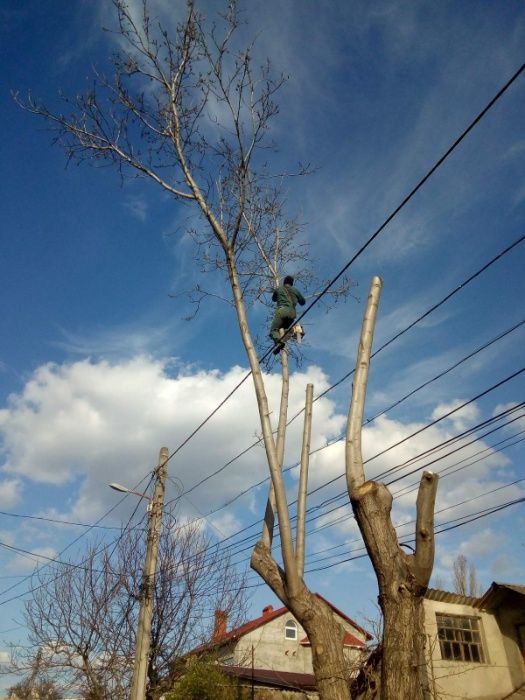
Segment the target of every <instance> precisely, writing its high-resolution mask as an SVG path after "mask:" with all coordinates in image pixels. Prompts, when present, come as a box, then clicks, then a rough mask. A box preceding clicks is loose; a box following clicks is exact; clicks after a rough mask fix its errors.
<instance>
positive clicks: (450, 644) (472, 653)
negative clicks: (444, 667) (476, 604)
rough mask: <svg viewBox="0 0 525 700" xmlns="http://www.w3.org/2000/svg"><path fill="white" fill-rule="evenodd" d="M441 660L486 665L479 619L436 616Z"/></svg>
mask: <svg viewBox="0 0 525 700" xmlns="http://www.w3.org/2000/svg"><path fill="white" fill-rule="evenodd" d="M436 621H437V628H438V639H439V646H440V648H441V658H442V659H450V660H452V661H471V662H475V663H484V661H485V657H484V654H483V647H482V644H481V632H480V628H479V619H478V618H477V617H463V616H459V615H436Z"/></svg>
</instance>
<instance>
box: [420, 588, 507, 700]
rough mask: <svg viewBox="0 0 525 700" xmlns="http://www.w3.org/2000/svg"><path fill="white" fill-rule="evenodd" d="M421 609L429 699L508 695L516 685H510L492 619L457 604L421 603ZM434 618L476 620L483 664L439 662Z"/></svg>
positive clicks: (491, 699)
mask: <svg viewBox="0 0 525 700" xmlns="http://www.w3.org/2000/svg"><path fill="white" fill-rule="evenodd" d="M424 605H425V629H426V635H427V647H428V648H427V653H428V656H429V665H428V673H429V679H428V680H429V688H430V692H431V697H433V698H435V700H445V699H446V698H454V699H455V700H458V699H459V698H462V699H465V700H468V699H470V698H472V700H500V699H501V698H503V697H505V696H506V695H507V694H509V693H511V692H512V690H513V689H514V688H515V687H516V685H515V684H514V683H513V679H512V675H511V671H510V668H509V660H508V657H507V651H506V648H505V642H504V638H503V636H502V634H501V631H500V628H499V626H498V621H497V619H496V617H495V615H493V614H491V613H487V612H485V611H481V610H479V609H477V608H474V607H472V606H470V605H459V604H457V603H445V602H438V601H434V600H425V603H424ZM436 614H445V615H463V616H468V617H477V618H478V619H479V625H480V631H481V639H482V645H483V651H484V656H485V663H474V662H466V661H455V660H448V659H442V658H441V649H440V645H439V640H438V630H437V622H436Z"/></svg>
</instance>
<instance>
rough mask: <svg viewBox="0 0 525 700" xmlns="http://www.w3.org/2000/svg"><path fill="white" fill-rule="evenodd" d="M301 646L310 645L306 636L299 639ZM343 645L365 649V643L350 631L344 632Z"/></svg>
mask: <svg viewBox="0 0 525 700" xmlns="http://www.w3.org/2000/svg"><path fill="white" fill-rule="evenodd" d="M300 643H301V644H302V646H303V647H309V646H311V645H310V640H309V639H308V637H304V639H301V642H300ZM343 646H344V647H357V648H358V649H366V644H365V643H364V642H362V641H361V640H360V639H358V638H357V637H354V635H353V634H351V632H345V636H344V637H343Z"/></svg>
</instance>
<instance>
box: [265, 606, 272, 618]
mask: <svg viewBox="0 0 525 700" xmlns="http://www.w3.org/2000/svg"><path fill="white" fill-rule="evenodd" d="M272 611H273V605H267V606H266V607H265V608H263V617H266V616H267V615H269V614H270V613H271V612H272Z"/></svg>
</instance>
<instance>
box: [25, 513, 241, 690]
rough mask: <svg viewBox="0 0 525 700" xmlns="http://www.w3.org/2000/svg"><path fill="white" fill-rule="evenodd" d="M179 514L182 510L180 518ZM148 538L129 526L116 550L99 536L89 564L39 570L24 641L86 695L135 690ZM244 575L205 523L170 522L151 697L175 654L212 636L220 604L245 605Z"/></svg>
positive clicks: (237, 613) (28, 655)
mask: <svg viewBox="0 0 525 700" xmlns="http://www.w3.org/2000/svg"><path fill="white" fill-rule="evenodd" d="M172 522H173V520H172ZM144 547H145V538H144V533H143V531H142V529H139V530H133V531H126V532H125V533H123V534H122V535H121V537H120V538H119V539H118V543H117V547H116V550H115V552H114V554H113V556H110V550H108V549H107V548H106V549H102V548H101V547H100V545H99V546H96V545H94V546H92V547H91V549H90V551H89V553H88V556H87V558H86V560H85V561H84V562H83V563H82V564H81V565H78V564H73V563H72V562H71V563H70V564H65V563H56V564H53V565H51V566H50V567H48V568H46V569H45V570H42V571H40V572H38V573H37V574H36V577H35V578H36V580H35V581H34V584H35V585H34V586H33V594H32V598H31V599H30V600H29V602H28V603H27V604H26V615H25V618H26V619H25V621H26V625H27V627H28V630H29V643H30V647H29V648H26V649H25V650H23V655H22V656H21V650H20V649H17V650H16V652H17V653H16V658H17V659H18V662H17V665H18V666H20V659H21V658H24V657H25V659H26V664H27V662H29V663H32V665H33V666H34V661H32V660H34V659H36V658H37V659H39V673H44V674H45V675H46V676H47V677H48V678H51V679H53V680H54V681H56V682H57V684H59V685H60V686H61V687H64V688H69V689H75V690H77V691H78V690H80V692H81V693H82V695H83V697H84V698H85V699H86V700H88V699H89V700H119V699H122V700H124V699H125V698H127V697H128V694H129V685H130V682H131V674H132V670H133V652H134V648H135V631H136V621H137V616H138V598H139V590H140V585H141V563H142V562H143V559H144ZM243 584H244V578H243V577H241V576H239V574H238V573H237V571H236V569H235V568H234V567H233V566H231V565H230V561H229V558H228V556H225V555H224V552H219V549H218V547H217V546H215V545H213V544H212V543H211V542H210V540H209V539H208V538H207V537H206V536H205V535H204V533H203V532H202V530H201V529H200V527H199V524H198V523H192V524H189V525H184V526H178V527H177V526H172V527H169V520H168V521H167V522H166V524H165V527H164V530H163V534H162V536H161V546H160V553H159V569H158V574H157V577H156V587H155V603H154V616H153V624H152V644H151V654H150V659H149V666H148V691H147V697H148V698H150V699H153V698H158V697H159V696H160V694H161V693H162V692H163V691H164V690H166V689H167V688H169V685H170V678H171V670H172V667H173V665H174V663H175V661H176V660H177V659H178V658H179V657H180V656H181V655H183V654H184V653H185V652H186V651H188V649H190V648H192V647H194V646H195V645H196V644H200V643H202V642H203V641H205V640H208V639H209V638H210V636H211V630H212V626H213V619H214V611H215V610H216V609H221V610H226V611H228V612H229V613H230V615H231V618H232V620H233V621H234V623H239V622H240V621H241V620H242V619H243V617H244V615H245V607H244V600H245V598H244V592H243V591H244V589H243Z"/></svg>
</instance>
